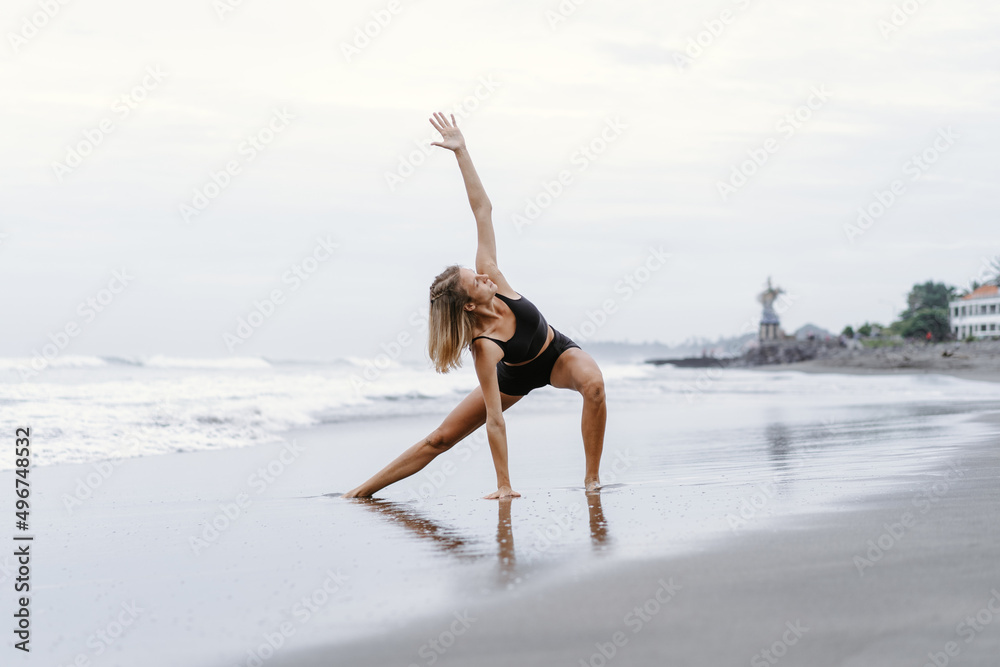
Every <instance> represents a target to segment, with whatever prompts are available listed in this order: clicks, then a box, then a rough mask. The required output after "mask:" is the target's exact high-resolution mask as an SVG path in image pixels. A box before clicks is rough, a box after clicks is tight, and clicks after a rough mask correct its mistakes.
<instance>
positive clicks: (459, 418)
mask: <svg viewBox="0 0 1000 667" xmlns="http://www.w3.org/2000/svg"><path fill="white" fill-rule="evenodd" d="M521 398H522V397H521V396H511V395H509V394H505V393H503V392H500V405H501V407H502V408H503V409H504V410H506V409H507V408H509V407H510V406H512V405H514V404H515V403H517V402H518V401H519V400H521ZM485 423H486V401H485V400H484V399H483V388H482V387H479V386H477V387H476V388H475V389H473V390H472V391H470V392H469V394H468V396H466V397H465V398H463V399H462V401H461V402H460V403H459V404H458V405H456V406H455V408H454V409H453V410H452V411H451V412H450V413H449V414H448V416H447V417H445V418H444V421H442V422H441V425H440V426H438V428H437V430H438V435H440V436H441V438H442V439H443V440H444V444H445V445H446V446H449V447H450V446H451V445H454V444H455V443H456V442H458V441H459V440H461V439H462V438H464V437H466V436H467V435H469V434H470V433H472V432H473V431H475V430H476V429H477V428H479V427H480V426H482V425H483V424H485Z"/></svg>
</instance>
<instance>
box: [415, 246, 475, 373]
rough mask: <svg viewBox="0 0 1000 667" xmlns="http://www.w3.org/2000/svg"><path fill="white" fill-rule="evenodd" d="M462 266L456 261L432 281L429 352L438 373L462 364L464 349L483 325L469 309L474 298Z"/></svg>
mask: <svg viewBox="0 0 1000 667" xmlns="http://www.w3.org/2000/svg"><path fill="white" fill-rule="evenodd" d="M461 268H462V267H461V266H460V265H458V264H452V265H451V266H449V267H448V268H446V269H445V270H444V271H442V272H441V273H439V274H438V276H437V277H436V278H435V279H434V282H432V283H431V293H430V299H431V306H430V322H429V327H428V340H427V351H428V353H429V354H430V357H431V361H433V362H434V370H436V371H437V372H438V373H447V372H448V371H450V370H451V369H453V368H459V367H461V365H462V350H464V349H465V348H466V347H467V346H468V345H469V344H470V343H472V338H473V336H472V332H473V331H474V330H475V328H476V326H477V325H478V324H479V315H477V314H476V313H475V312H474V311H471V310H466V309H465V305H466V304H467V303H469V301H470V300H471V299H470V298H469V295H468V293H467V292H466V291H465V288H464V287H462V286H461V285H460V284H459V279H460V278H461V275H462V274H461V273H459V271H460V270H461Z"/></svg>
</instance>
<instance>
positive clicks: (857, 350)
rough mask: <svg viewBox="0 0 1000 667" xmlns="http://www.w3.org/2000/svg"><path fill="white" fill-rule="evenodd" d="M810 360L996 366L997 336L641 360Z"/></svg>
mask: <svg viewBox="0 0 1000 667" xmlns="http://www.w3.org/2000/svg"><path fill="white" fill-rule="evenodd" d="M813 360H816V361H817V362H818V363H821V364H822V365H823V366H830V367H845V368H871V369H880V368H881V369H889V368H914V369H926V370H983V371H992V370H1000V340H977V341H974V342H969V343H965V342H961V341H946V342H940V343H926V342H923V341H919V342H918V341H912V342H901V343H899V344H897V345H884V346H881V347H857V345H856V344H855V345H853V346H850V347H848V346H845V345H842V344H841V343H840V342H838V341H836V340H831V341H825V340H812V341H775V342H769V343H764V344H761V345H759V346H758V347H755V348H753V349H751V350H748V351H747V352H746V353H745V354H744V355H743V356H741V357H733V358H714V357H690V358H686V359H648V360H647V361H646V363H649V364H655V365H657V366H659V365H662V364H670V365H673V366H676V367H679V368H708V367H730V368H748V367H753V366H771V365H781V364H794V363H798V362H802V361H813Z"/></svg>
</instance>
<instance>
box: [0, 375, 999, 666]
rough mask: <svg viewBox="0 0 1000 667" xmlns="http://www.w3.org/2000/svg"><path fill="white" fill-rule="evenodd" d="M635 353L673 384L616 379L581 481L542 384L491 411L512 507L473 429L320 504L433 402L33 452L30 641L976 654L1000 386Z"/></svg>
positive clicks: (394, 654)
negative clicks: (363, 497) (129, 443)
mask: <svg viewBox="0 0 1000 667" xmlns="http://www.w3.org/2000/svg"><path fill="white" fill-rule="evenodd" d="M650 372H651V373H656V377H658V378H661V380H658V382H661V384H660V385H656V386H664V387H672V388H673V390H672V391H671V392H665V393H660V392H659V391H651V390H650V389H649V388H648V387H646V386H640V387H639V388H637V389H636V390H635V393H633V394H629V393H628V392H629V391H631V390H629V389H628V387H629V386H631V385H621V387H622V388H621V389H615V390H613V391H612V392H610V393H609V404H610V405H611V406H612V410H611V411H610V412H609V421H608V439H607V442H606V444H605V454H604V462H603V465H602V481H603V482H604V483H605V484H606V487H605V488H604V489H603V490H602V492H601V493H600V494H596V495H591V496H588V495H587V494H585V493H584V491H583V489H582V464H583V460H582V459H583V457H582V451H581V443H580V440H579V438H580V435H579V419H580V413H579V408H578V406H577V405H575V404H574V402H573V400H571V399H572V397H569V398H565V399H564V398H563V397H564V396H568V393H567V394H559V393H558V392H557V390H552V392H550V394H549V398H546V399H545V400H542V399H538V400H535V401H533V402H530V403H529V402H526V403H524V404H523V405H522V404H519V405H517V406H515V407H514V408H512V409H511V410H510V411H508V416H507V425H508V433H509V438H510V443H511V444H510V451H511V456H510V459H511V474H512V479H513V480H515V488H516V489H517V490H518V491H519V492H521V493H522V494H523V496H522V497H521V498H517V499H514V500H513V501H511V502H507V503H498V502H496V501H486V500H482V499H481V496H482V495H484V494H485V493H487V492H489V491H490V490H492V489H491V486H492V482H493V475H492V469H491V461H490V456H489V450H488V446H487V444H486V439H485V436H484V433H483V432H482V430H480V431H478V432H476V433H474V434H473V435H472V436H470V437H469V438H467V439H466V440H465V441H463V442H462V443H460V444H459V445H457V446H456V447H455V449H453V450H452V451H450V452H449V453H448V454H447V455H443V456H441V457H439V458H438V459H437V460H435V462H434V463H432V464H431V465H430V466H428V468H426V469H425V470H424V471H422V472H421V473H419V474H418V475H416V476H414V477H412V478H409V479H407V480H404V481H402V482H400V483H399V484H397V485H394V486H393V487H390V488H389V489H386V490H385V492H384V493H383V494H380V499H379V500H377V501H348V500H345V499H342V498H338V497H335V496H332V495H330V494H334V493H336V492H338V491H343V490H344V489H347V488H350V484H352V483H355V482H356V480H358V479H360V478H363V477H364V476H365V475H367V474H370V472H371V471H372V470H373V469H376V468H377V467H378V466H380V465H382V464H383V463H384V461H386V460H388V459H389V457H391V456H393V455H395V454H396V453H398V452H399V451H400V449H401V448H403V447H405V446H408V445H409V444H412V442H414V441H416V440H417V438H419V437H420V436H422V435H423V434H425V433H427V432H428V431H429V430H430V429H432V428H433V427H434V426H435V425H436V424H437V423H438V422H439V420H440V415H438V414H426V415H420V416H401V417H396V418H382V419H379V420H367V419H357V420H348V421H344V422H342V423H331V424H326V425H323V426H320V427H314V428H308V429H302V430H301V431H294V432H290V433H289V435H288V442H286V443H284V444H282V443H271V444H261V445H254V446H248V447H244V448H237V449H220V450H216V451H198V452H190V453H174V454H165V455H156V456H144V457H138V458H133V459H124V460H120V461H114V462H95V463H84V464H58V465H51V466H42V467H38V468H36V469H34V470H33V472H32V475H33V477H32V485H33V489H35V495H33V499H34V505H33V509H34V515H33V516H35V517H36V519H35V522H34V525H33V528H34V531H35V534H36V541H35V543H34V548H35V549H36V552H35V554H36V555H35V556H34V559H33V575H34V576H35V577H36V578H37V579H36V580H37V581H38V582H39V584H38V589H37V591H36V596H35V598H34V599H33V601H32V604H33V605H34V613H35V617H34V618H35V631H36V635H35V639H36V644H35V646H36V647H37V648H36V649H35V650H34V651H33V653H32V659H33V660H37V661H41V662H39V664H42V663H44V664H50V665H59V666H60V667H62V666H65V665H71V664H84V663H88V662H89V664H93V665H98V664H102V665H122V666H131V665H136V664H144V665H178V664H183V665H187V666H189V667H210V666H219V667H223V666H225V667H236V666H238V665H242V666H245V667H262V666H267V667H269V666H271V665H281V666H285V667H298V666H311V665H316V666H319V665H323V666H327V665H352V666H353V665H372V666H376V665H377V666H379V667H382V666H384V665H403V666H410V665H418V666H420V665H512V664H516V665H568V666H573V667H576V666H579V665H592V666H594V667H598V666H600V665H615V664H620V665H654V664H655V665H662V664H669V665H724V664H744V665H745V664H750V665H763V664H778V662H777V661H778V660H780V664H782V665H809V666H811V667H815V666H821V665H879V666H884V665H900V666H902V665H917V666H921V665H924V664H925V663H926V662H927V661H928V660H930V659H931V658H929V657H928V655H929V654H930V655H931V656H937V655H939V654H941V652H947V651H949V650H951V651H952V652H953V653H954V652H955V651H959V653H958V654H956V655H955V656H948V654H947V653H944V654H943V655H945V656H946V657H948V658H949V660H952V661H953V662H954V664H960V665H983V666H986V665H995V664H996V661H995V660H996V659H995V656H996V655H998V654H1000V616H998V617H997V618H996V620H994V616H995V613H994V610H996V611H998V612H1000V598H998V599H994V597H993V596H994V591H995V590H997V587H998V586H1000V528H998V526H1000V521H998V520H997V516H998V511H1000V490H998V487H1000V485H998V484H997V479H998V474H1000V421H998V420H997V413H998V408H1000V388H998V387H997V386H996V385H995V384H992V383H982V382H970V381H967V380H959V379H956V378H952V377H947V376H941V375H925V376H924V375H922V376H909V375H908V376H886V375H882V376H872V377H864V378H862V377H858V376H852V375H844V374H819V373H798V372H786V371H774V372H770V371H764V370H759V371H758V370H743V369H738V370H726V371H724V372H723V373H722V374H721V375H718V376H716V375H711V376H704V377H703V374H702V372H701V371H698V370H683V371H681V370H674V369H668V368H664V369H659V370H656V371H650ZM670 378H674V379H670ZM11 476H12V473H10V472H2V473H0V484H8V485H10V486H12V482H11ZM858 559H864V560H862V561H859V560H858ZM11 560H12V559H11V558H7V559H6V560H5V559H3V558H0V567H2V571H0V578H5V579H6V578H9V576H10V571H11V567H12V565H13V564H12V562H11ZM859 563H860V564H859ZM990 605H993V608H992V609H991V608H990ZM982 610H985V611H982ZM970 617H971V618H972V619H973V622H975V623H978V624H979V626H978V627H980V629H979V630H972V634H971V635H970V634H969V632H970V630H969V628H972V627H973V626H971V625H962V624H963V623H966V621H965V619H967V618H970ZM976 619H980V620H976ZM987 621H988V622H987ZM102 637H103V638H102ZM967 638H968V640H967ZM949 642H953V644H950V643H949ZM764 651H767V652H768V653H767V655H765V654H764V653H763V652H764ZM779 654H780V655H779ZM768 656H770V658H769V657H768ZM959 658H960V659H961V661H960V662H959ZM32 664H34V663H32Z"/></svg>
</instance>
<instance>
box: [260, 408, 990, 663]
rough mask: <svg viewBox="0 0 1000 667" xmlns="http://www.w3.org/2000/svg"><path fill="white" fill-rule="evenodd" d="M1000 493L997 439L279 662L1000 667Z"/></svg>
mask: <svg viewBox="0 0 1000 667" xmlns="http://www.w3.org/2000/svg"><path fill="white" fill-rule="evenodd" d="M991 419H992V422H991V423H992V424H993V425H994V426H998V427H1000V418H998V417H997V414H994V415H993V416H992V417H991ZM998 479H1000V437H994V438H993V439H992V440H991V441H989V442H984V443H981V444H978V445H975V446H971V445H970V446H968V447H965V448H963V449H962V450H961V451H960V452H959V453H958V454H957V456H956V457H955V458H950V459H948V460H942V461H940V463H939V465H938V466H936V467H935V468H934V469H933V470H930V471H928V472H926V473H925V474H922V475H918V476H914V477H913V478H911V479H907V480H906V482H905V483H904V484H902V485H900V486H899V487H897V488H896V490H894V491H892V492H888V493H877V494H872V495H871V496H869V497H866V498H864V499H861V500H858V501H857V502H853V503H850V504H847V505H844V506H842V507H839V508H836V509H833V510H830V511H825V512H816V513H810V514H808V515H804V516H799V517H796V518H795V519H793V520H789V521H787V522H784V523H783V524H781V525H780V526H776V527H771V528H769V529H761V530H757V531H753V532H750V533H748V534H745V535H740V536H737V537H733V538H732V539H729V540H726V541H723V542H717V543H715V544H713V545H712V546H711V547H708V548H704V549H699V550H698V551H697V552H695V553H690V554H688V555H685V556H682V557H676V558H662V559H650V560H644V561H641V562H633V563H627V564H625V563H623V564H620V565H618V566H616V567H610V568H607V569H605V570H603V571H600V572H596V573H594V574H593V575H592V576H589V577H586V578H580V579H577V580H573V581H566V582H560V583H558V584H553V585H541V586H536V587H532V588H529V589H525V590H523V591H521V592H520V593H519V594H517V595H514V596H511V597H510V598H508V599H505V600H503V601H501V602H495V603H489V602H484V603H483V604H481V605H476V606H473V607H471V608H470V609H469V610H468V613H469V614H470V615H471V617H473V618H475V621H474V623H473V624H472V626H471V627H470V628H469V629H468V630H467V631H466V632H465V633H464V634H462V635H460V636H456V637H454V639H452V637H451V636H450V635H449V634H448V633H449V631H450V628H451V627H452V625H451V624H452V623H453V622H454V620H455V617H454V615H452V614H441V615H439V616H437V617H434V618H427V619H424V620H422V621H420V622H417V623H413V624H412V625H410V626H407V627H405V628H402V629H400V630H396V631H393V632H392V633H387V634H385V635H383V636H382V637H381V638H380V639H379V641H377V642H372V641H363V642H353V643H348V644H343V645H338V646H336V647H329V648H326V649H323V648H320V649H315V650H313V651H310V652H302V653H296V654H289V655H287V656H283V657H282V659H281V660H278V661H276V662H275V663H273V664H278V665H288V666H296V667H306V666H313V665H315V666H319V665H330V664H351V665H390V664H400V665H406V664H431V663H430V662H429V661H428V662H424V661H421V660H420V659H419V656H418V650H419V647H422V646H427V643H428V641H429V640H431V639H433V638H435V637H437V638H439V639H442V638H443V641H449V642H450V641H453V645H451V646H450V648H448V650H447V651H446V652H442V653H440V654H438V653H436V652H432V653H428V652H426V651H425V653H426V654H427V655H431V654H433V655H434V656H435V660H434V662H433V664H438V665H473V664H475V665H483V666H492V665H496V666H500V665H573V666H576V665H595V666H596V665H605V664H614V665H691V666H695V665H740V664H749V665H770V664H778V663H779V662H780V664H783V665H809V666H811V667H818V666H824V665H831V666H833V665H850V666H862V665H872V666H876V665H877V666H882V667H892V666H896V665H899V666H900V667H903V666H921V665H925V664H935V665H944V664H956V665H963V666H964V665H977V666H982V667H987V666H994V665H996V664H998V663H997V656H998V655H1000V519H998V517H1000V484H998ZM670 586H672V589H668V587H670ZM765 652H766V653H765ZM935 661H936V662H935Z"/></svg>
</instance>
